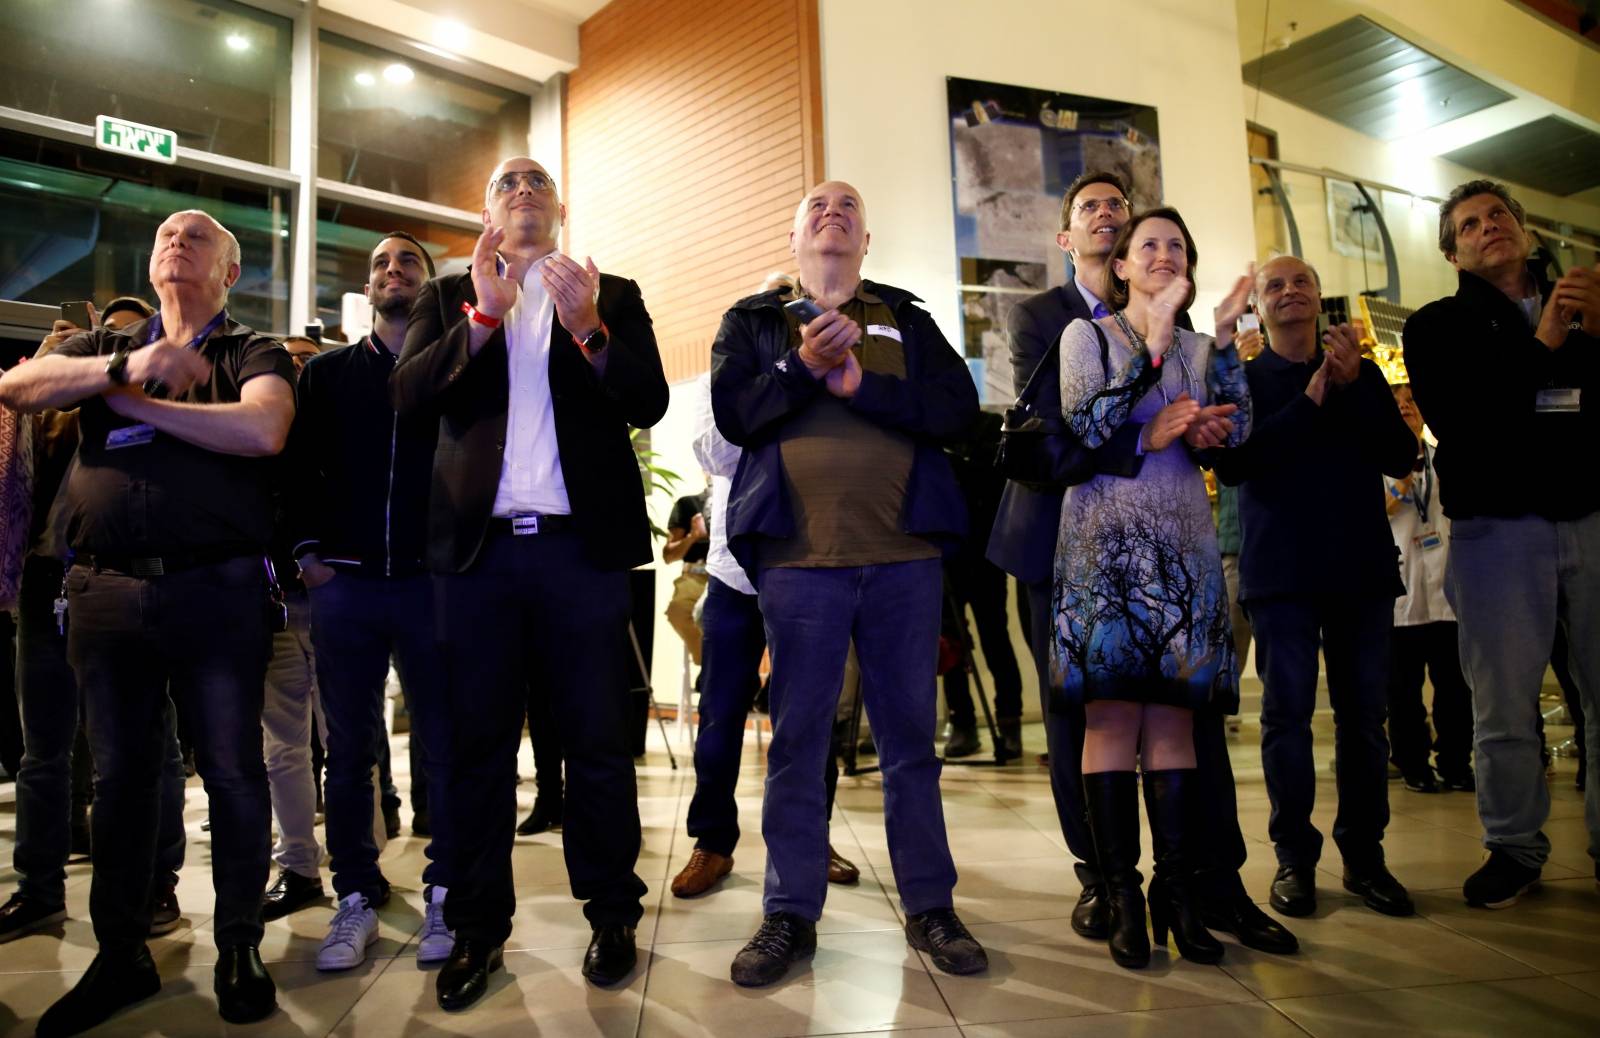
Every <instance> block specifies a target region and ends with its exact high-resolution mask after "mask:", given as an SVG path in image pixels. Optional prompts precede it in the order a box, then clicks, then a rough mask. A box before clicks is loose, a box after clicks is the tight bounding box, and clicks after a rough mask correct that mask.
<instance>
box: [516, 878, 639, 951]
mask: <svg viewBox="0 0 1600 1038" xmlns="http://www.w3.org/2000/svg"><path fill="white" fill-rule="evenodd" d="M656 901H657V898H656V894H655V892H654V891H652V892H651V893H649V894H647V895H646V896H645V898H644V917H643V918H642V919H640V921H639V924H638V927H637V928H636V929H637V934H636V940H637V941H638V943H639V944H640V946H641V947H645V948H648V947H649V946H650V940H651V937H652V935H653V934H654V933H655V925H656V912H657V907H656ZM592 935H593V929H592V928H591V927H590V925H589V920H588V919H587V918H585V917H584V914H583V903H582V902H580V901H576V900H574V899H573V897H572V888H571V887H569V886H568V885H567V884H565V883H558V884H551V885H549V886H537V887H534V886H530V887H522V888H519V889H518V890H517V910H516V913H515V914H514V915H513V916H512V917H511V936H510V937H508V938H507V939H506V945H505V946H506V950H507V951H538V952H545V951H550V952H556V954H553V955H552V956H551V958H552V959H553V961H556V962H565V961H566V960H567V959H571V960H572V962H573V963H574V964H576V963H578V962H581V960H582V958H583V949H584V948H586V947H588V945H589V939H590V937H591V936H592ZM558 950H559V951H558ZM561 951H565V952H568V954H566V955H563V954H560V952H561Z"/></svg>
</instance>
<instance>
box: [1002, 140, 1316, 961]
mask: <svg viewBox="0 0 1600 1038" xmlns="http://www.w3.org/2000/svg"><path fill="white" fill-rule="evenodd" d="M1131 215H1132V203H1131V202H1129V201H1128V197H1127V191H1126V189H1125V187H1124V185H1123V182H1122V178H1121V177H1119V176H1118V175H1117V174H1115V173H1111V172H1107V171H1105V170H1087V171H1085V172H1084V173H1083V174H1082V175H1080V176H1079V177H1078V178H1077V179H1076V180H1074V181H1073V182H1072V183H1071V184H1069V185H1068V186H1067V190H1066V192H1065V193H1064V194H1063V195H1062V199H1061V225H1060V226H1061V229H1060V231H1058V232H1057V234H1056V244H1057V245H1058V246H1060V248H1061V250H1062V251H1063V252H1065V253H1066V254H1067V255H1068V257H1070V259H1071V261H1072V278H1071V280H1069V281H1068V282H1067V283H1065V284H1063V285H1059V286H1057V287H1055V288H1051V289H1048V290H1046V291H1044V292H1040V293H1039V294H1038V295H1034V296H1030V297H1028V298H1027V299H1024V300H1023V301H1022V302H1020V303H1018V304H1017V305H1016V306H1014V307H1012V308H1011V311H1010V313H1009V314H1008V315H1007V317H1006V332H1007V334H1008V335H1009V336H1010V340H1011V370H1012V379H1013V382H1014V383H1015V385H1016V388H1017V391H1018V392H1020V391H1021V389H1022V387H1023V386H1024V385H1026V384H1027V382H1028V379H1029V378H1031V377H1033V375H1034V372H1035V370H1036V369H1041V365H1043V367H1042V369H1041V370H1039V377H1040V378H1041V379H1042V380H1043V381H1042V388H1041V391H1040V393H1039V396H1038V398H1037V399H1038V403H1039V406H1040V407H1041V408H1045V409H1047V410H1050V411H1057V410H1059V409H1060V406H1061V405H1060V383H1061V376H1060V365H1059V361H1058V359H1057V357H1056V355H1055V353H1053V352H1051V347H1052V346H1054V345H1055V344H1056V342H1057V341H1058V340H1059V339H1060V338H1061V332H1062V330H1063V329H1065V328H1066V326H1067V325H1069V324H1071V323H1072V322H1073V321H1074V320H1077V319H1078V318H1083V319H1086V320H1092V319H1094V318H1098V317H1103V316H1106V315H1107V314H1108V313H1110V310H1109V309H1108V308H1107V307H1106V305H1105V303H1104V302H1102V294H1103V293H1104V292H1105V273H1106V262H1107V257H1108V256H1109V255H1110V254H1111V248H1112V245H1113V244H1114V243H1115V242H1116V238H1117V234H1118V232H1120V231H1121V230H1122V227H1123V226H1124V225H1125V224H1126V223H1127V222H1128V219H1129V217H1130V216H1131ZM1178 324H1179V325H1180V326H1181V327H1184V328H1192V327H1193V324H1192V323H1191V322H1190V320H1189V315H1188V313H1187V312H1185V313H1181V314H1179V315H1178ZM1142 429H1143V426H1142V425H1141V424H1140V423H1137V422H1128V423H1126V424H1124V425H1123V427H1122V428H1121V429H1119V430H1118V431H1117V433H1116V435H1115V436H1113V437H1112V439H1111V440H1110V442H1108V443H1106V444H1105V445H1104V446H1102V447H1101V448H1100V449H1099V450H1097V451H1096V452H1095V455H1094V457H1095V465H1096V467H1097V468H1098V469H1099V471H1101V472H1105V473H1111V474H1115V475H1121V476H1134V475H1137V474H1138V472H1139V468H1140V466H1141V465H1142V464H1143V459H1142V458H1141V457H1140V456H1139V437H1140V433H1141V431H1142ZM1212 435H1213V437H1215V438H1214V439H1212V440H1208V439H1206V438H1205V436H1206V432H1205V429H1204V427H1202V426H1200V425H1198V424H1197V426H1195V427H1192V428H1191V433H1190V434H1189V435H1186V437H1185V438H1186V440H1187V441H1188V442H1189V443H1190V445H1191V446H1193V447H1204V446H1208V445H1210V444H1211V443H1213V442H1220V437H1218V436H1217V433H1216V430H1213V431H1212ZM1064 489H1065V488H1059V489H1052V490H1037V489H1034V488H1032V487H1029V486H1024V485H1023V484H1021V483H1015V482H1011V483H1007V484H1006V489H1005V493H1004V495H1002V497H1001V499H1000V507H999V510H998V512H997V514H996V516H995V523H994V529H993V530H992V531H991V533H990V536H989V550H988V555H989V560H990V561H991V562H993V563H995V564H996V565H997V566H999V567H1000V568H1001V569H1004V570H1005V571H1007V572H1008V573H1010V574H1012V575H1013V576H1015V577H1016V578H1017V579H1018V580H1019V581H1021V583H1022V585H1023V587H1024V588H1025V589H1026V591H1027V596H1028V612H1029V629H1028V644H1029V647H1030V648H1032V650H1033V656H1034V665H1035V667H1036V668H1037V672H1038V675H1039V691H1040V698H1041V700H1042V710H1043V718H1044V726H1045V742H1046V746H1047V748H1048V751H1049V765H1050V790H1051V792H1052V793H1053V794H1054V797H1055V802H1056V814H1057V816H1058V817H1059V820H1060V823H1061V832H1062V835H1063V836H1064V837H1065V838H1066V841H1067V848H1068V850H1069V851H1071V852H1072V855H1073V857H1075V858H1077V859H1078V862H1077V864H1076V865H1075V866H1074V867H1075V869H1076V870H1077V874H1078V881H1079V883H1081V884H1082V892H1081V893H1080V895H1079V897H1078V904H1077V906H1076V907H1075V908H1074V909H1073V912H1072V929H1073V931H1074V932H1076V933H1077V934H1079V935H1080V936H1082V937H1087V938H1089V939H1091V940H1104V939H1105V937H1106V931H1107V926H1108V922H1107V911H1108V906H1107V903H1106V899H1105V895H1104V887H1103V884H1102V882H1101V876H1100V870H1099V866H1098V862H1097V859H1096V857H1095V852H1094V840H1093V838H1092V837H1091V836H1090V833H1089V818H1088V812H1087V808H1086V807H1085V804H1084V799H1083V771H1082V767H1083V732H1084V715H1083V708H1082V707H1081V706H1079V707H1074V706H1072V705H1070V704H1067V703H1063V702H1054V703H1053V702H1052V698H1053V697H1052V696H1051V693H1050V686H1051V681H1050V663H1049V659H1050V641H1051V637H1052V635H1051V632H1052V630H1053V623H1052V619H1053V616H1052V613H1051V608H1050V591H1051V587H1050V585H1051V580H1052V574H1053V567H1054V559H1055V550H1056V532H1057V528H1058V527H1059V526H1060V523H1061V500H1062V492H1063V490H1064ZM1195 757H1196V766H1197V768H1198V769H1199V771H1200V776H1201V780H1202V781H1203V782H1204V784H1205V788H1206V790H1207V795H1206V797H1205V798H1203V799H1204V802H1205V803H1207V804H1208V805H1209V806H1208V808H1207V811H1206V817H1207V823H1208V831H1209V832H1210V834H1211V835H1210V838H1209V839H1208V840H1207V841H1205V844H1204V846H1205V849H1206V851H1207V852H1208V856H1209V861H1207V862H1205V863H1203V865H1202V871H1201V874H1200V875H1199V876H1198V877H1196V880H1197V882H1199V883H1201V884H1202V885H1203V888H1204V889H1206V890H1207V891H1208V892H1209V896H1208V897H1206V898H1205V899H1204V904H1205V905H1206V925H1207V926H1208V927H1210V928H1211V929H1214V930H1223V931H1225V932H1227V933H1232V934H1234V935H1235V936H1237V937H1238V938H1239V941H1240V943H1242V944H1244V945H1245V946H1247V947H1250V948H1255V949H1257V950H1259V951H1267V952H1276V953H1287V952H1292V951H1294V950H1295V949H1296V947H1297V946H1298V944H1297V942H1296V940H1295V937H1294V935H1293V934H1291V933H1290V932H1289V931H1288V930H1286V929H1284V928H1283V927H1282V926H1280V925H1279V924H1278V923H1277V922H1275V921H1274V920H1272V919H1271V918H1269V917H1268V916H1267V915H1266V914H1265V913H1264V912H1262V911H1261V910H1260V909H1259V908H1257V907H1256V906H1255V903H1254V902H1253V901H1251V899H1250V896H1249V894H1248V893H1246V892H1245V889H1244V885H1243V884H1242V883H1241V882H1240V880H1239V869H1240V867H1242V866H1243V865H1244V862H1245V855H1246V851H1245V842H1244V836H1243V834H1242V833H1241V832H1240V830H1239V818H1238V812H1237V811H1236V810H1235V798H1234V790H1233V771H1232V767H1231V765H1230V764H1229V762H1228V745H1227V732H1226V730H1225V729H1224V719H1223V717H1222V715H1220V714H1218V713H1216V712H1215V711H1200V712H1197V713H1196V714H1195Z"/></svg>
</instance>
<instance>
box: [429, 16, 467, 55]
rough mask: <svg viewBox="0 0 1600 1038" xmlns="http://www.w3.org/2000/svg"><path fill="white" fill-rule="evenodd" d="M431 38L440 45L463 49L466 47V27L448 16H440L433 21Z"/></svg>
mask: <svg viewBox="0 0 1600 1038" xmlns="http://www.w3.org/2000/svg"><path fill="white" fill-rule="evenodd" d="M433 40H434V42H435V43H437V44H438V45H439V46H441V47H449V48H450V49H451V50H465V49H466V47H467V27H466V26H465V25H462V24H461V23H460V22H457V21H453V20H451V19H449V18H442V19H440V20H439V21H437V22H434V23H433Z"/></svg>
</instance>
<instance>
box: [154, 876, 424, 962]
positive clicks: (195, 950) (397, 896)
mask: <svg viewBox="0 0 1600 1038" xmlns="http://www.w3.org/2000/svg"><path fill="white" fill-rule="evenodd" d="M324 882H326V881H324ZM333 915H334V908H333V905H332V904H324V905H312V906H310V907H307V908H303V909H301V910H300V911H298V912H292V913H290V914H289V915H287V916H285V917H284V918H282V919H276V920H273V921H272V922H270V923H268V924H266V927H265V929H264V932H263V934H262V938H261V959H262V961H263V962H269V963H271V962H315V961H316V958H317V949H318V948H320V947H321V946H322V939H323V938H324V937H326V936H327V935H328V925H329V923H331V922H332V921H333ZM421 928H422V895H421V894H418V893H413V892H410V891H405V890H400V889H395V890H394V891H393V892H392V893H391V895H390V897H389V903H388V904H387V905H384V906H383V907H382V908H380V909H378V939H377V940H376V941H375V942H373V943H372V944H371V945H369V946H368V947H367V958H368V960H372V959H387V958H393V957H394V956H396V955H399V954H400V953H401V950H402V949H404V948H405V947H406V946H407V945H408V944H410V943H411V940H412V938H413V937H414V936H415V934H416V932H417V931H418V930H420V929H421ZM215 933H216V932H215V930H213V929H212V918H211V917H209V916H208V917H207V918H206V920H205V922H203V923H201V924H199V925H198V926H196V927H195V929H194V934H193V941H192V942H186V946H187V947H189V948H190V950H189V952H188V955H189V959H190V961H191V962H194V963H215V962H216V961H217V949H216V944H215V941H216V935H215Z"/></svg>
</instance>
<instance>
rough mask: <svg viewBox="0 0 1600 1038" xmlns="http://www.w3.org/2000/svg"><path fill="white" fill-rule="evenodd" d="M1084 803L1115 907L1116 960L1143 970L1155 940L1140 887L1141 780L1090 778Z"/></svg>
mask: <svg viewBox="0 0 1600 1038" xmlns="http://www.w3.org/2000/svg"><path fill="white" fill-rule="evenodd" d="M1083 798H1084V800H1085V801H1086V802H1087V803H1088V806H1089V830H1090V832H1092V833H1093V834H1094V852H1095V856H1096V857H1098V858H1099V859H1100V871H1101V875H1102V877H1103V879H1104V881H1105V891H1106V901H1107V903H1108V904H1109V906H1110V934H1109V936H1108V938H1107V943H1108V944H1109V945H1110V947H1111V958H1112V959H1114V960H1116V963H1117V965H1118V966H1122V967H1124V968H1126V969H1135V970H1136V969H1143V968H1144V967H1146V966H1148V965H1149V964H1150V935H1149V933H1148V932H1147V931H1146V930H1145V925H1144V891H1143V890H1142V889H1140V886H1139V884H1140V882H1141V879H1142V877H1140V875H1139V778H1138V776H1137V775H1135V774H1134V773H1133V772H1131V771H1100V772H1093V773H1090V774H1086V775H1084V776H1083Z"/></svg>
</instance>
